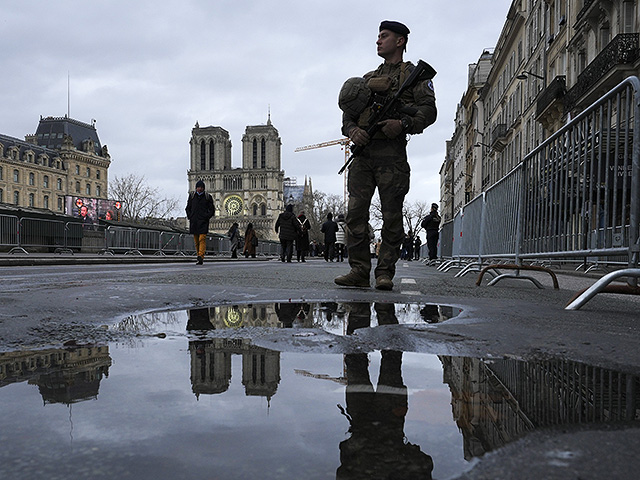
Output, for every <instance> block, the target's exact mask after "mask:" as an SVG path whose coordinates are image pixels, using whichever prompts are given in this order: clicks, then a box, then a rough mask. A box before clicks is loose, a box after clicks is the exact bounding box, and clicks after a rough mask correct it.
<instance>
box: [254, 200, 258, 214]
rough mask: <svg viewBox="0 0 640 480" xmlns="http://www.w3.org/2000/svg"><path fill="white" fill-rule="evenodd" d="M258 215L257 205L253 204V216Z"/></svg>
mask: <svg viewBox="0 0 640 480" xmlns="http://www.w3.org/2000/svg"><path fill="white" fill-rule="evenodd" d="M257 215H258V205H256V204H255V203H254V204H253V216H254V217H255V216H257Z"/></svg>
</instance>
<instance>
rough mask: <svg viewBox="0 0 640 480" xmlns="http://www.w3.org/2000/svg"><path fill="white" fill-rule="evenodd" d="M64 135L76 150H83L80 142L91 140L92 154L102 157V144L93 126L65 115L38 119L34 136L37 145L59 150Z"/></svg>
mask: <svg viewBox="0 0 640 480" xmlns="http://www.w3.org/2000/svg"><path fill="white" fill-rule="evenodd" d="M64 135H69V136H71V138H72V140H73V145H74V147H76V149H78V150H83V148H82V142H84V141H85V140H92V141H93V144H94V153H95V154H96V155H98V156H100V157H102V156H103V155H102V144H101V143H100V139H99V138H98V132H97V130H96V127H95V125H94V124H91V125H89V124H88V123H84V122H80V121H79V120H74V119H73V118H70V117H67V116H66V115H65V116H64V117H45V118H40V123H39V124H38V129H37V130H36V135H35V136H36V141H37V142H38V145H42V146H44V147H48V148H53V149H57V150H59V149H60V148H61V147H62V139H63V138H64Z"/></svg>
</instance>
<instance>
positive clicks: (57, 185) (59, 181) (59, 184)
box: [56, 178, 62, 190]
mask: <svg viewBox="0 0 640 480" xmlns="http://www.w3.org/2000/svg"><path fill="white" fill-rule="evenodd" d="M56 187H57V188H58V190H62V179H61V178H59V179H58V180H57V181H56Z"/></svg>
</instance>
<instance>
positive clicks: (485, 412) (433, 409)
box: [0, 304, 640, 480]
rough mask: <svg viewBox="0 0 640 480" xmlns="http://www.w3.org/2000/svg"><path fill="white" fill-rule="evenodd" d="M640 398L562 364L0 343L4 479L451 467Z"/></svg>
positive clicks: (625, 415) (428, 472) (630, 407)
mask: <svg viewBox="0 0 640 480" xmlns="http://www.w3.org/2000/svg"><path fill="white" fill-rule="evenodd" d="M386 305H387V306H385V305H381V306H378V307H377V308H373V309H365V308H362V310H361V311H360V312H359V315H357V314H356V315H354V310H353V309H350V311H349V314H350V317H349V318H350V322H349V326H348V328H347V330H348V331H351V329H352V328H354V329H355V328H356V326H357V325H366V324H367V322H366V321H367V319H370V316H371V317H372V316H373V315H374V313H375V315H376V316H377V319H378V322H380V323H384V322H387V321H389V320H391V318H392V317H393V316H394V313H393V312H394V310H396V309H394V308H392V306H391V307H389V305H390V304H386ZM311 311H314V309H313V308H310V309H309V312H311ZM323 313H326V312H323ZM183 320H184V319H183V318H180V316H179V315H177V316H175V317H174V318H173V320H171V321H172V322H177V323H180V324H182V325H184V323H182V322H183ZM34 386H37V387H38V390H37V391H36V390H35V389H34ZM99 389H100V392H99V395H98V390H99ZM639 401H640V381H639V379H638V377H636V376H633V375H628V374H625V373H621V372H616V371H612V370H607V369H603V368H599V367H593V366H588V365H584V364H580V363H576V362H570V361H563V360H544V361H529V362H523V361H516V360H512V359H500V360H496V359H492V360H487V359H479V358H467V357H450V356H435V355H428V354H417V353H408V352H399V351H394V350H383V351H377V352H372V353H369V354H366V353H355V354H346V355H326V354H309V353H283V352H279V351H275V350H271V349H266V348H262V347H259V346H256V345H254V344H253V343H252V342H251V340H249V339H241V338H232V339H225V338H214V339H199V340H193V341H188V340H187V339H186V338H184V336H178V337H169V338H167V339H164V340H161V339H157V338H146V339H144V340H140V341H139V342H138V344H137V345H136V346H135V347H132V346H130V345H126V346H125V345H122V344H116V343H114V344H111V345H109V346H108V347H107V346H101V347H77V348H73V349H61V350H42V351H33V352H25V351H20V352H10V353H0V405H2V411H3V415H2V416H0V445H2V448H1V449H0V478H2V479H13V478H35V477H36V475H37V476H38V477H41V478H93V479H97V478H118V479H123V478H136V479H138V480H140V479H143V478H221V479H224V478H265V479H267V478H286V479H289V478H310V479H314V478H339V479H356V478H358V479H360V478H362V479H364V478H367V479H368V478H388V475H389V474H391V473H395V474H396V477H394V478H398V477H397V475H400V477H399V478H431V476H433V478H450V477H452V476H455V475H458V474H460V473H461V472H463V471H466V470H468V469H469V468H471V466H472V464H473V463H472V462H470V461H471V460H473V459H474V458H476V457H479V456H481V455H483V454H484V453H485V452H488V451H490V450H493V449H496V448H498V447H501V446H503V445H505V444H506V443H508V442H510V441H513V440H515V439H517V438H519V437H521V436H522V435H523V434H525V433H527V432H529V431H532V430H534V429H537V428H542V427H549V426H557V425H567V424H583V423H591V422H618V421H629V420H637V419H638V411H637V409H636V405H638V402H639Z"/></svg>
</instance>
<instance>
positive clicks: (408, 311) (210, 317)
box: [127, 302, 461, 334]
mask: <svg viewBox="0 0 640 480" xmlns="http://www.w3.org/2000/svg"><path fill="white" fill-rule="evenodd" d="M386 305H388V307H387V308H388V309H392V310H393V311H394V313H395V323H396V324H398V323H400V324H416V323H425V322H426V323H438V322H443V321H445V320H448V319H450V318H452V317H455V316H456V315H458V314H459V313H460V312H461V309H459V308H456V307H451V306H447V305H429V304H426V305H425V304H386ZM360 309H365V310H366V309H369V310H370V309H371V304H369V303H363V304H358V303H357V302H341V303H337V302H321V303H311V302H279V303H259V304H240V305H216V306H212V307H202V308H194V309H191V310H188V311H187V330H189V331H196V330H222V329H225V328H242V327H273V328H293V327H296V328H323V329H325V330H327V331H331V332H333V333H338V334H345V333H349V332H346V329H347V327H348V325H349V324H351V325H352V326H351V327H350V328H351V330H353V329H355V328H360V327H357V326H354V325H357V318H355V317H357V316H358V315H359V311H360ZM143 317H144V316H141V318H140V319H139V320H138V323H144V324H145V325H146V324H148V323H149V320H148V319H147V318H144V319H143ZM347 317H350V318H349V319H347ZM367 318H368V320H367V321H366V326H372V327H375V326H376V325H383V324H384V322H385V320H384V319H380V316H379V313H378V312H377V310H376V309H375V308H374V312H373V317H371V315H369V316H368V317H367ZM128 322H129V323H130V325H128V326H127V328H130V329H136V325H135V324H136V321H135V319H132V318H128Z"/></svg>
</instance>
